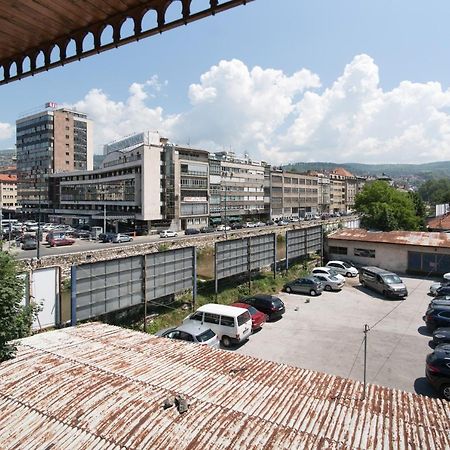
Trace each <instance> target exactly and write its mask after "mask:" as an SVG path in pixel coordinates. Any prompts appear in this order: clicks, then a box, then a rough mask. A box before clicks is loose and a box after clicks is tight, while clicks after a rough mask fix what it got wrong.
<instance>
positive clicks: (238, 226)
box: [231, 222, 244, 230]
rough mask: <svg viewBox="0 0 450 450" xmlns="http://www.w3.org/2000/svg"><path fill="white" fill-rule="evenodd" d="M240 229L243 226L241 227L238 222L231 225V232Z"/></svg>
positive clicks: (242, 226)
mask: <svg viewBox="0 0 450 450" xmlns="http://www.w3.org/2000/svg"><path fill="white" fill-rule="evenodd" d="M242 228H244V225H242V223H240V222H236V223H233V224H232V225H231V229H232V230H240V229H242Z"/></svg>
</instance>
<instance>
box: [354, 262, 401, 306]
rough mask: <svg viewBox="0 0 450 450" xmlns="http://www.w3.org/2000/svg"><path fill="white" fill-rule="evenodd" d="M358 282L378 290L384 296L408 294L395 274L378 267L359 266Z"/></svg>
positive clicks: (399, 296)
mask: <svg viewBox="0 0 450 450" xmlns="http://www.w3.org/2000/svg"><path fill="white" fill-rule="evenodd" d="M359 282H360V283H361V284H362V285H363V286H367V287H368V288H370V289H372V290H374V291H377V292H379V293H380V294H382V295H383V296H384V297H398V298H404V297H406V296H407V295H408V290H407V289H406V286H405V285H404V283H403V281H402V280H401V278H400V277H399V276H398V275H397V274H395V273H393V272H388V271H387V270H384V269H380V268H379V267H373V266H368V267H361V269H360V270H359Z"/></svg>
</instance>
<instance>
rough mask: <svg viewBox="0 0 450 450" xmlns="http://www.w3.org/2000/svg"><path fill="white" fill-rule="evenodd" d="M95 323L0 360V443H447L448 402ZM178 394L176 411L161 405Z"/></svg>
mask: <svg viewBox="0 0 450 450" xmlns="http://www.w3.org/2000/svg"><path fill="white" fill-rule="evenodd" d="M361 393H362V384H361V383H359V382H356V381H352V380H349V379H343V378H340V377H336V376H333V375H326V374H323V373H318V372H313V371H310V370H302V369H298V368H295V367H289V366H286V365H283V364H277V363H273V362H268V361H263V360H260V359H256V358H252V357H249V356H245V355H240V354H236V353H233V352H230V351H222V350H214V349H211V348H207V347H204V346H200V345H195V344H187V343H182V342H176V341H170V340H166V339H163V338H156V337H153V336H149V335H146V334H143V333H138V332H134V331H130V330H125V329H121V328H117V327H112V326H109V325H104V324H86V325H83V326H80V327H78V328H68V329H64V330H58V331H52V332H48V333H43V334H39V335H36V336H33V337H31V338H27V339H24V340H23V341H22V345H20V348H19V352H18V355H17V357H16V358H15V359H14V360H11V361H8V362H5V363H2V364H0V430H1V432H0V448H2V449H13V448H20V449H27V450H28V449H37V448H39V449H43V448H55V449H56V448H70V449H91V448H96V449H103V448H105V449H119V448H120V449H150V448H151V449H168V448H170V449H188V448H189V449H205V448H215V449H231V448H236V449H243V448H245V449H247V448H255V449H256V448H258V449H260V448H273V449H283V448H284V449H293V448H298V449H305V448H314V449H317V448H327V449H338V448H339V449H341V448H349V449H381V448H396V449H409V448H411V449H412V448H427V449H448V448H450V433H449V428H450V404H448V403H446V402H444V401H441V400H437V399H431V398H427V397H423V396H419V395H415V394H411V393H406V392H401V391H397V390H392V389H388V388H384V387H380V386H375V385H369V386H368V394H367V397H366V400H361ZM171 395H172V396H175V395H180V396H182V397H183V398H186V399H187V400H188V403H189V405H190V406H189V409H188V411H187V412H186V413H184V414H180V413H179V412H178V411H177V410H176V409H175V408H174V407H172V408H170V409H163V407H162V404H163V401H164V399H165V398H166V397H168V396H171Z"/></svg>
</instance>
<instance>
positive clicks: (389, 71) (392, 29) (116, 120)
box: [0, 0, 450, 163]
mask: <svg viewBox="0 0 450 450" xmlns="http://www.w3.org/2000/svg"><path fill="white" fill-rule="evenodd" d="M206 3H208V2H207V0H195V1H194V3H193V4H194V7H198V8H200V7H201V6H202V5H204V4H206ZM178 11H179V7H178V6H177V5H173V6H172V7H171V10H170V13H169V14H171V16H173V17H175V16H177V14H178ZM449 17H450V2H448V1H444V0H439V1H433V0H431V1H429V2H426V3H425V2H423V1H418V0H410V1H405V0H396V1H392V0H391V1H387V0H378V1H377V2H362V1H360V0H359V1H357V0H342V1H341V2H336V1H331V0H322V1H320V0H319V1H316V2H310V1H308V2H307V1H303V0H278V1H277V0H255V1H254V2H251V3H249V4H248V5H246V6H244V7H237V8H234V9H232V10H230V11H228V12H225V13H221V14H218V15H216V16H215V17H210V18H207V19H204V20H202V21H199V22H197V23H193V24H190V25H188V26H186V27H183V28H179V29H177V30H172V31H169V32H167V33H164V34H162V35H160V36H156V37H153V38H149V39H145V40H143V41H141V42H138V43H133V44H130V45H127V46H124V47H121V48H119V49H116V50H111V51H108V52H106V53H104V54H101V55H98V56H95V57H91V58H88V59H85V60H83V61H81V62H76V63H72V64H69V65H68V66H66V67H63V68H57V69H54V70H51V71H49V72H48V73H45V74H39V75H36V76H35V77H33V78H27V79H24V80H22V81H19V82H14V83H11V84H10V85H6V86H1V87H0V105H1V107H0V125H2V127H0V148H6V147H10V146H12V145H13V144H14V133H13V128H14V122H15V120H16V119H17V117H18V116H19V115H21V114H23V113H25V112H27V111H29V110H31V109H35V108H37V107H39V106H41V105H43V104H44V103H45V102H47V101H56V102H58V103H60V104H70V105H75V106H76V107H77V108H78V109H80V110H81V109H85V110H86V112H88V113H89V114H90V116H91V117H92V118H93V119H94V121H95V145H96V148H95V151H96V152H97V153H98V152H100V151H101V146H102V144H103V143H105V142H107V141H108V140H111V139H114V138H117V137H119V136H120V135H122V134H128V133H130V132H132V131H140V130H141V129H144V128H148V129H158V130H159V131H160V132H161V133H162V134H165V135H167V136H168V137H169V138H170V139H172V140H173V141H175V142H179V143H186V142H189V143H190V144H191V145H196V146H203V147H205V148H207V149H210V150H215V149H222V148H232V149H233V150H235V151H236V152H237V153H243V152H244V151H247V152H248V153H250V154H251V155H253V156H254V157H255V158H262V159H266V160H273V162H280V163H281V162H288V161H296V160H308V161H314V160H322V161H323V160H327V161H338V162H345V161H356V162H380V163H383V162H424V161H431V160H450V139H449V138H450V117H449V111H450V93H449V91H448V88H449V86H450V70H449V69H450V28H449V27H448V25H447V22H448V18H449ZM221 62H222V63H221ZM255 67H259V68H260V70H256V71H255V70H254V69H255ZM302 70H303V72H302ZM408 82H409V83H408ZM267 86H270V89H267ZM274 86H275V87H274ZM240 89H241V90H240Z"/></svg>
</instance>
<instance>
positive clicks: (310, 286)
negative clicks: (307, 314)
mask: <svg viewBox="0 0 450 450" xmlns="http://www.w3.org/2000/svg"><path fill="white" fill-rule="evenodd" d="M283 289H284V290H285V291H286V292H287V293H288V294H290V293H294V294H308V295H311V296H316V295H320V294H321V293H322V291H323V284H322V283H321V282H320V281H319V280H318V279H317V278H315V277H302V278H297V279H296V280H293V281H289V282H288V283H286V284H285V285H284V286H283Z"/></svg>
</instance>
